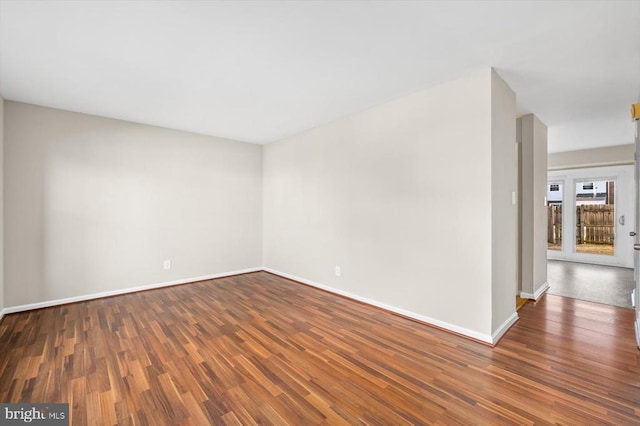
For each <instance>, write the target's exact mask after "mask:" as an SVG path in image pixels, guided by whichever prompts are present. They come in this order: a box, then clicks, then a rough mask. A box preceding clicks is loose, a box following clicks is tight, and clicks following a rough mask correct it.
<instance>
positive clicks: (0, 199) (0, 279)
mask: <svg viewBox="0 0 640 426" xmlns="http://www.w3.org/2000/svg"><path fill="white" fill-rule="evenodd" d="M3 157H4V99H2V98H0V318H2V310H3V309H4V218H3V214H4V191H3V188H4V183H3V179H4V170H5V167H4V158H3Z"/></svg>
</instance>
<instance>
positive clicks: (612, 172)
mask: <svg viewBox="0 0 640 426" xmlns="http://www.w3.org/2000/svg"><path fill="white" fill-rule="evenodd" d="M633 176H634V166H613V167H598V168H584V169H573V170H562V171H550V172H549V173H548V184H547V200H546V205H547V259H548V262H547V266H548V282H549V286H550V289H549V293H550V294H557V295H560V296H565V297H572V298H577V299H582V300H588V301H592V302H598V303H606V304H610V305H615V306H622V307H630V306H631V291H632V289H633V282H632V280H631V278H630V277H632V275H633V265H634V263H633V262H634V257H633V238H631V237H630V236H629V233H630V232H632V231H633V229H634V225H635V208H634V203H635V189H634V178H633Z"/></svg>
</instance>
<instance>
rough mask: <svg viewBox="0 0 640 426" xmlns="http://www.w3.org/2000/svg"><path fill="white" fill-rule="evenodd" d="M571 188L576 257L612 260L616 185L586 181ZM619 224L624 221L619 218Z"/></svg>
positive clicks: (609, 182) (613, 182)
mask: <svg viewBox="0 0 640 426" xmlns="http://www.w3.org/2000/svg"><path fill="white" fill-rule="evenodd" d="M575 185H576V188H575V211H576V216H575V217H576V219H575V223H576V233H575V235H576V246H575V248H576V253H586V254H597V255H603V256H613V255H614V254H615V244H614V242H615V238H616V211H615V188H616V182H615V181H614V180H588V181H582V182H576V184H575ZM620 220H621V221H623V220H624V219H623V218H622V217H621V219H620Z"/></svg>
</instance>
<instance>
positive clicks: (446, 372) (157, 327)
mask: <svg viewBox="0 0 640 426" xmlns="http://www.w3.org/2000/svg"><path fill="white" fill-rule="evenodd" d="M518 313H519V315H520V318H521V319H520V321H519V322H518V323H516V325H515V326H514V327H513V328H512V329H511V330H510V331H509V332H508V333H507V334H506V336H505V337H504V338H503V339H502V340H501V341H500V343H499V344H498V346H496V347H495V348H490V347H487V346H485V345H482V344H479V343H476V342H473V341H470V340H467V339H464V338H461V337H458V336H455V335H452V334H448V333H446V332H444V331H441V330H438V329H434V328H431V327H428V326H425V325H422V324H419V323H416V322H413V321H411V320H408V319H405V318H402V317H399V316H396V315H393V314H390V313H387V312H385V311H382V310H379V309H376V308H372V307H369V306H366V305H363V304H360V303H357V302H353V301H350V300H347V299H344V298H341V297H338V296H334V295H332V294H329V293H325V292H323V291H320V290H316V289H313V288H310V287H307V286H304V285H302V284H297V283H294V282H291V281H289V280H286V279H282V278H279V277H276V276H274V275H271V274H268V273H265V272H258V273H253V274H247V275H242V276H236V277H230V278H223V279H218V280H214V281H204V282H200V283H195V284H187V285H182V286H176V287H169V288H164V289H159V290H152V291H147V292H141V293H135V294H129V295H123V296H117V297H112V298H107V299H100V300H94V301H89V302H82V303H76V304H71V305H64V306H58V307H52V308H46V309H41V310H37V311H31V312H25V313H19V314H11V315H8V316H6V317H5V318H4V319H3V320H2V322H1V323H0V345H1V348H2V350H1V354H0V401H2V402H69V403H70V407H71V409H70V411H71V417H72V424H73V425H84V424H90V425H112V424H142V425H164V424H193V425H205V424H256V423H260V424H285V423H289V424H296V425H303V424H304V425H307V424H320V423H324V424H331V425H334V424H361V423H364V424H409V423H413V424H461V425H468V424H492V425H493V424H556V423H560V424H615V425H625V424H638V423H640V351H638V350H637V349H636V347H635V343H634V335H633V324H632V321H633V311H632V310H629V309H623V308H616V307H612V306H605V305H599V304H593V303H589V302H583V301H579V300H574V299H568V298H562V297H558V296H544V297H543V298H542V299H541V300H540V301H539V302H537V303H527V304H526V305H525V306H523V307H522V308H521V309H520V311H519V312H518Z"/></svg>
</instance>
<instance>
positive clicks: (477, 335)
mask: <svg viewBox="0 0 640 426" xmlns="http://www.w3.org/2000/svg"><path fill="white" fill-rule="evenodd" d="M264 271H266V272H270V273H272V274H274V275H279V276H281V277H284V278H288V279H290V280H293V281H298V282H301V283H303V284H307V285H310V286H312V287H316V288H319V289H322V290H325V291H328V292H330V293H334V294H339V295H340V296H344V297H347V298H349V299H353V300H357V301H359V302H363V303H366V304H367V305H371V306H376V307H378V308H382V309H385V310H387V311H390V312H395V313H397V314H400V315H403V316H405V317H408V318H413V319H415V320H418V321H421V322H424V323H427V324H431V325H434V326H436V327H439V328H442V329H445V330H448V331H452V332H454V333H457V334H461V335H463V336H467V337H470V338H472V339H475V340H479V341H481V342H485V343H488V344H490V345H494V344H495V342H497V340H494V336H498V337H501V336H502V334H504V333H505V332H506V331H507V329H508V328H509V327H510V326H511V324H513V323H514V322H515V321H516V320H517V319H518V315H517V314H516V313H515V312H514V313H513V315H512V316H511V317H509V319H508V320H507V321H505V323H504V324H503V325H502V326H500V328H498V330H497V331H496V332H495V333H494V336H491V335H488V334H484V333H478V332H477V331H473V330H469V329H468V328H463V327H460V326H457V325H454V324H449V323H448V322H444V321H440V320H437V319H434V318H430V317H427V316H424V315H420V314H416V313H414V312H410V311H407V310H404V309H401V308H397V307H395V306H391V305H387V304H386V303H382V302H378V301H376V300H372V299H368V298H366V297H362V296H358V295H356V294H353V293H349V292H346V291H343V290H338V289H336V288H333V287H329V286H326V285H323V284H319V283H317V282H314V281H311V280H307V279H304V278H300V277H297V276H295V275H291V274H287V273H285V272H280V271H277V270H275V269H271V268H264Z"/></svg>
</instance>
